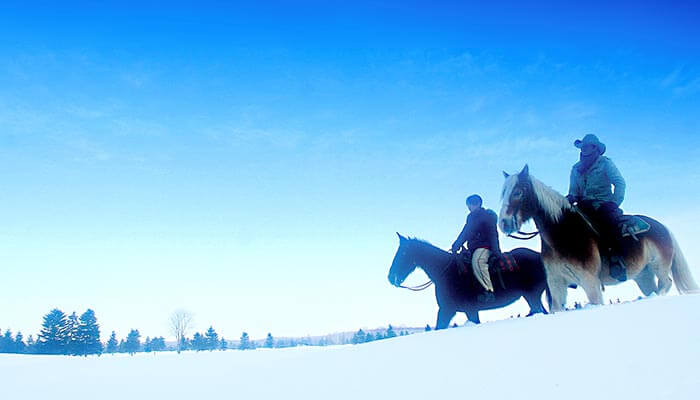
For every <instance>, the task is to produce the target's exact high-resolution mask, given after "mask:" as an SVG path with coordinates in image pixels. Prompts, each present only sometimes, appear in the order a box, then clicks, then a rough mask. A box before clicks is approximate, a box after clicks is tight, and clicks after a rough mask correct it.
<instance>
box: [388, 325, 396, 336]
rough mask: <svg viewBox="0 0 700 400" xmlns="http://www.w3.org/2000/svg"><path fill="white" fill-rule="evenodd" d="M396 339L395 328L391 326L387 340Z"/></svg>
mask: <svg viewBox="0 0 700 400" xmlns="http://www.w3.org/2000/svg"><path fill="white" fill-rule="evenodd" d="M395 337H396V332H394V328H393V327H392V326H391V324H389V327H388V328H387V330H386V338H387V339H391V338H395Z"/></svg>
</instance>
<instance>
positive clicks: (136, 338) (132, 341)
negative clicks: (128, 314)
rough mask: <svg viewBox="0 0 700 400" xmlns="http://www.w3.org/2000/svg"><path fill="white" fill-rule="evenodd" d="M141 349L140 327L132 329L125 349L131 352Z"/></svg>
mask: <svg viewBox="0 0 700 400" xmlns="http://www.w3.org/2000/svg"><path fill="white" fill-rule="evenodd" d="M140 349H141V334H140V333H139V331H138V329H132V330H131V332H129V335H127V337H126V344H125V347H124V350H125V351H126V352H127V353H129V354H131V355H132V356H133V355H134V353H136V352H138V351H139V350H140Z"/></svg>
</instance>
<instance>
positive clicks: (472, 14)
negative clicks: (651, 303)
mask: <svg viewBox="0 0 700 400" xmlns="http://www.w3.org/2000/svg"><path fill="white" fill-rule="evenodd" d="M358 3H360V2H358ZM460 3H461V2H455V3H451V2H445V3H440V4H435V3H429V4H428V3H420V2H401V3H392V2H374V3H360V4H353V5H347V4H333V3H329V2H317V3H314V2H304V3H301V4H292V3H287V2H276V3H274V4H271V5H269V6H265V7H263V6H259V5H255V4H254V3H251V4H248V5H239V4H235V5H228V4H223V3H221V4H216V3H207V4H201V3H198V4H197V6H191V5H183V4H180V3H175V4H172V3H171V4H169V5H168V6H167V7H166V6H163V5H158V6H150V7H148V8H143V6H142V5H138V4H134V5H132V6H128V7H126V6H124V5H120V6H110V5H105V4H104V3H103V2H87V3H85V4H81V5H73V6H72V8H60V9H56V8H54V7H55V6H52V5H46V4H45V5H42V6H40V7H39V6H34V7H31V8H28V7H26V6H24V5H21V4H19V5H15V4H11V3H4V4H3V5H2V6H0V171H2V176H3V179H2V189H3V190H2V195H0V220H1V221H2V222H1V223H0V255H1V257H2V261H1V262H2V266H3V268H2V271H3V276H4V277H3V279H2V280H0V328H3V329H4V328H7V327H11V328H12V329H13V330H14V331H17V330H18V329H19V330H21V331H22V332H23V333H24V334H25V336H26V335H28V334H30V333H33V334H35V333H36V332H37V331H38V330H39V325H40V323H41V316H42V315H43V314H45V313H46V312H48V311H49V310H50V309H51V308H53V307H59V308H61V309H63V310H64V311H66V312H70V311H73V310H75V311H78V312H79V313H80V312H82V311H84V309H85V308H88V307H90V308H93V309H95V310H96V312H97V316H98V319H99V321H100V322H101V324H102V325H103V334H104V336H106V334H108V331H111V330H116V331H117V334H118V335H119V336H125V335H126V333H127V332H128V330H129V329H131V328H138V329H140V330H141V332H142V333H143V335H144V336H146V335H150V336H153V335H167V334H168V330H167V318H168V316H169V314H170V313H171V312H172V311H173V310H174V309H176V308H180V307H182V308H186V309H188V310H190V311H191V312H193V313H194V314H195V320H196V323H197V328H198V329H199V330H204V329H206V328H207V327H208V326H209V325H210V324H213V325H214V327H215V328H217V330H218V331H219V332H220V333H222V334H223V335H224V336H225V337H227V338H231V339H233V338H238V337H239V336H240V333H241V331H243V330H246V331H248V332H249V333H251V335H252V336H253V337H258V336H263V335H264V334H266V333H267V332H268V331H269V332H272V333H273V334H274V335H277V336H284V335H305V334H322V333H327V332H332V331H339V330H355V329H357V328H359V327H375V326H379V325H385V324H387V323H392V324H394V325H401V324H408V325H423V324H425V323H428V322H430V323H431V324H434V318H435V315H434V313H435V308H436V306H435V304H434V300H433V299H432V297H431V294H430V293H420V294H414V293H403V292H401V291H399V290H398V289H395V288H393V287H391V286H390V285H389V283H388V282H387V281H386V273H387V271H388V268H389V264H390V262H391V259H392V257H393V255H394V252H395V250H396V246H397V244H398V240H397V238H396V236H395V233H394V232H396V231H399V232H401V233H403V234H406V235H412V236H418V237H421V238H424V239H427V240H429V241H431V242H433V243H434V244H436V245H438V246H441V247H443V248H448V246H449V244H450V243H451V242H452V241H453V240H454V238H455V237H456V235H457V234H458V233H459V231H460V229H461V227H462V224H463V223H464V218H465V216H466V212H465V211H466V210H465V207H464V198H465V197H466V196H467V195H469V194H471V193H481V194H482V196H483V197H484V199H485V201H486V206H487V207H490V208H494V209H497V208H498V207H499V198H498V196H499V193H500V188H501V184H502V176H501V170H507V171H511V172H513V171H516V170H519V169H520V168H521V167H522V166H523V165H524V164H525V163H526V162H527V163H529V164H530V169H531V172H532V173H533V174H534V175H535V176H537V177H538V178H540V179H541V180H543V181H544V182H545V183H548V184H549V185H551V186H553V187H554V188H555V189H557V190H559V191H566V190H567V185H568V175H569V169H570V167H571V165H572V164H573V163H574V162H575V161H576V159H577V157H578V155H577V150H576V149H575V148H574V147H573V146H572V142H573V140H574V139H576V138H580V137H582V136H583V135H584V134H586V133H596V134H598V136H599V137H600V138H601V140H602V141H604V142H605V143H606V144H607V145H608V149H609V150H608V155H609V156H610V157H611V158H613V160H614V161H615V162H616V163H617V165H618V167H619V168H620V170H621V171H622V173H623V175H624V176H625V178H626V179H627V182H628V196H627V200H626V201H625V203H624V204H623V208H624V209H626V210H628V211H630V212H636V213H645V214H649V215H652V216H655V217H658V218H659V219H660V220H661V221H662V222H665V223H667V224H668V225H669V226H670V227H671V228H672V230H673V231H674V232H675V233H676V235H677V236H678V238H679V241H680V242H681V245H682V246H683V247H684V250H685V251H686V255H687V256H688V258H689V260H690V263H691V267H692V268H694V272H695V275H696V276H697V277H698V278H699V279H700V271H699V270H698V268H697V264H698V262H699V261H700V252H698V251H697V250H695V248H694V241H693V238H694V237H698V234H700V228H698V224H699V223H700V217H698V215H700V207H699V206H698V205H697V200H698V194H699V193H700V192H699V190H698V188H696V187H695V185H694V184H695V183H697V182H698V181H699V180H700V167H699V164H698V162H697V160H698V157H699V156H700V150H698V149H699V145H700V138H699V135H698V131H699V129H700V117H698V109H699V106H700V63H699V61H700V60H699V59H698V58H699V56H698V55H699V54H700V52H699V50H700V42H699V41H698V40H697V37H700V32H699V30H700V28H698V26H697V24H696V23H694V22H695V21H697V20H698V17H700V15H699V14H700V10H699V9H698V8H697V7H696V6H692V5H687V4H684V3H678V4H673V3H669V2H664V3H661V2H658V3H654V2H649V3H642V4H639V3H638V2H635V3H632V2H630V3H619V4H618V5H616V6H613V7H612V8H611V7H610V6H607V5H605V3H604V2H600V3H595V2H594V3H593V4H589V5H586V6H576V7H572V6H564V5H560V6H551V5H528V6H520V5H517V3H512V4H509V3H497V4H495V5H491V6H480V5H471V4H467V5H465V4H460ZM516 245H521V243H513V242H511V241H508V240H504V241H503V242H502V246H503V247H504V248H505V249H509V248H512V247H514V246H516ZM529 245H530V246H532V247H535V248H537V246H538V244H537V243H536V242H533V243H530V244H529ZM412 280H415V281H416V283H420V281H421V277H420V276H416V277H412ZM635 290H636V289H635V288H634V286H632V285H627V284H625V285H621V286H620V287H618V288H615V289H613V290H612V291H611V292H607V293H612V294H611V295H614V294H616V293H619V294H620V295H621V296H628V297H632V296H636V295H637V292H635ZM616 291H617V292H616ZM513 312H515V311H513ZM510 313H512V312H511V311H509V313H508V315H509V314H510Z"/></svg>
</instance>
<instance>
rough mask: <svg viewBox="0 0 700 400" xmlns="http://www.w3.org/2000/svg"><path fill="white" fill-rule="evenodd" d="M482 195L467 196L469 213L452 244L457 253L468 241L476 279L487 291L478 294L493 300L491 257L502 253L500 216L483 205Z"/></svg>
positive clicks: (479, 297)
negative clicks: (499, 240) (490, 272)
mask: <svg viewBox="0 0 700 400" xmlns="http://www.w3.org/2000/svg"><path fill="white" fill-rule="evenodd" d="M481 204H482V200H481V196H479V195H478V194H474V195H471V196H469V197H467V208H468V209H469V215H468V216H467V222H466V224H464V228H463V229H462V232H461V233H460V234H459V237H457V240H455V242H454V243H453V244H452V253H455V254H456V253H457V251H458V250H459V248H460V247H462V245H463V244H464V242H467V247H468V249H469V251H470V252H471V253H472V270H473V271H474V275H475V276H476V280H477V281H479V283H481V285H482V286H483V287H484V289H485V292H484V293H482V294H480V295H479V296H477V299H478V300H479V301H482V302H491V301H493V300H494V299H495V297H494V294H493V283H491V276H490V275H489V263H488V261H489V257H490V256H491V255H492V254H493V255H495V256H500V255H501V248H500V246H499V245H498V230H497V228H496V225H497V224H498V216H496V213H495V212H493V211H492V210H487V209H485V208H483V207H482V206H481Z"/></svg>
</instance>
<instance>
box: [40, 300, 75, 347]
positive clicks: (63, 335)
mask: <svg viewBox="0 0 700 400" xmlns="http://www.w3.org/2000/svg"><path fill="white" fill-rule="evenodd" d="M41 326H42V328H41V332H39V339H38V341H37V347H38V350H39V352H40V353H41V354H66V350H67V348H66V343H67V342H68V339H69V337H70V336H69V329H68V322H67V319H66V314H64V313H63V311H61V310H59V309H57V308H54V309H53V310H51V311H50V312H49V313H48V314H46V315H45V316H44V322H43V323H42V324H41Z"/></svg>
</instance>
